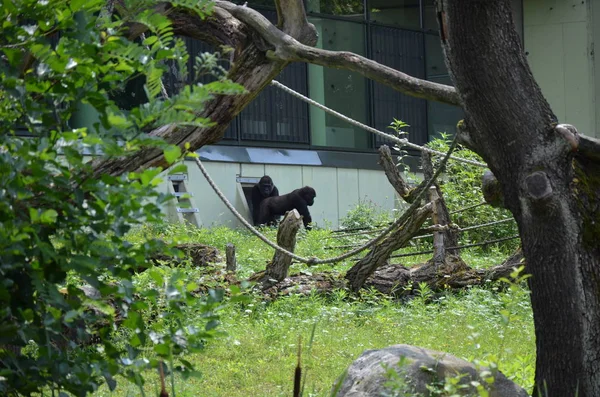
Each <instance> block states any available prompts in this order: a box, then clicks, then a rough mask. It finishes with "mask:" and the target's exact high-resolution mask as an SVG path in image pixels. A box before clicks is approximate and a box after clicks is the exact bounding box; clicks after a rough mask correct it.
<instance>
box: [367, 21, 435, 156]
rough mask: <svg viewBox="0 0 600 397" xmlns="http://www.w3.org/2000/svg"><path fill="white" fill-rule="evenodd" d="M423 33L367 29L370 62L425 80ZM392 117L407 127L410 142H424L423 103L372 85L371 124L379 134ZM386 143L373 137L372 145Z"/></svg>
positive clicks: (425, 136) (383, 87) (425, 107)
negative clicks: (369, 31)
mask: <svg viewBox="0 0 600 397" xmlns="http://www.w3.org/2000/svg"><path fill="white" fill-rule="evenodd" d="M423 49H424V47H423V34H422V33H419V32H413V31H409V30H402V29H395V28H391V27H383V26H373V27H372V28H371V53H372V57H373V60H375V61H377V62H379V63H381V64H383V65H386V66H389V67H391V68H394V69H396V70H401V71H403V72H404V73H407V74H409V75H411V76H414V77H418V78H420V79H422V78H424V77H425V68H424V65H425V56H424V53H423ZM394 118H396V119H399V120H402V121H404V122H405V123H408V124H409V127H408V128H407V129H406V131H407V132H408V134H409V135H408V138H409V140H410V141H411V142H413V143H417V144H423V143H425V142H427V102H426V101H425V100H424V99H418V98H414V97H411V96H409V95H404V94H401V93H399V92H398V91H396V90H394V89H392V88H390V87H388V86H385V85H383V84H379V83H373V125H374V127H375V128H377V129H379V130H381V131H387V132H390V130H389V129H388V128H387V127H388V126H389V125H390V123H391V122H392V121H393V120H394ZM383 143H386V141H385V140H384V139H382V138H380V137H376V138H375V145H376V146H380V145H381V144H383Z"/></svg>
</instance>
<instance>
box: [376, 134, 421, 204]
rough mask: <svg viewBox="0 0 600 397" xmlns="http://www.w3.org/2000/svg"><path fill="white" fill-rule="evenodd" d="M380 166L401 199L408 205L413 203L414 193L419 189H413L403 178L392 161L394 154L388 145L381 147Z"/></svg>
mask: <svg viewBox="0 0 600 397" xmlns="http://www.w3.org/2000/svg"><path fill="white" fill-rule="evenodd" d="M379 165H381V168H383V171H384V172H385V176H387V179H388V181H389V182H390V183H391V184H392V186H393V187H394V189H396V192H398V194H399V195H400V197H402V199H403V200H404V201H406V202H407V203H412V202H413V199H414V193H415V192H416V191H418V189H414V188H412V187H411V186H410V185H409V184H408V183H407V182H406V181H405V180H404V178H402V174H400V171H398V167H397V166H396V164H395V163H394V160H393V159H392V152H391V151H390V148H389V147H388V146H387V145H381V146H380V147H379Z"/></svg>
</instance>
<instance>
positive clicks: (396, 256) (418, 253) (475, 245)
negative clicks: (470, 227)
mask: <svg viewBox="0 0 600 397" xmlns="http://www.w3.org/2000/svg"><path fill="white" fill-rule="evenodd" d="M519 237H521V236H519V235H518V234H516V235H514V236H509V237H502V238H497V239H495V240H488V241H483V242H481V243H473V244H465V245H459V246H456V247H446V248H444V249H445V250H446V251H448V250H458V249H463V248H472V247H481V246H484V245H490V244H495V243H501V242H503V241H508V240H514V239H517V238H519ZM433 252H434V251H433V250H429V251H419V252H409V253H406V254H396V255H390V259H391V258H404V257H407V256H418V255H425V254H431V253H433Z"/></svg>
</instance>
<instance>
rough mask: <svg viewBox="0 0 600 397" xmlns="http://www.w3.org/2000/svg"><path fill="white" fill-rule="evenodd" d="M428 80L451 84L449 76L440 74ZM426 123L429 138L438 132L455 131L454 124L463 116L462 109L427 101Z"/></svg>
mask: <svg viewBox="0 0 600 397" xmlns="http://www.w3.org/2000/svg"><path fill="white" fill-rule="evenodd" d="M428 80H431V81H434V82H436V83H440V84H446V85H452V80H451V79H450V77H449V76H440V77H434V78H430V79H428ZM427 116H428V117H427V119H428V120H427V124H428V125H429V139H433V138H435V137H437V136H439V134H440V133H449V134H454V133H456V124H457V123H458V121H459V120H461V119H462V118H463V117H464V112H463V110H462V109H461V108H460V107H458V106H452V105H447V104H444V103H439V102H434V101H427Z"/></svg>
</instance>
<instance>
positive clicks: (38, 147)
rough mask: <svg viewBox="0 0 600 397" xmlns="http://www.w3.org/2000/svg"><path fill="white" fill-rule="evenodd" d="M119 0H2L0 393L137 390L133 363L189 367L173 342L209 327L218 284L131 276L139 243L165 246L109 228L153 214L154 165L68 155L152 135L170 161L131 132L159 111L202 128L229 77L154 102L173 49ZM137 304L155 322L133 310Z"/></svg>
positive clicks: (180, 345) (114, 152)
mask: <svg viewBox="0 0 600 397" xmlns="http://www.w3.org/2000/svg"><path fill="white" fill-rule="evenodd" d="M126 3H127V7H129V8H128V9H129V10H130V11H131V10H134V11H136V12H132V13H131V16H132V17H131V18H130V17H128V16H127V15H124V16H123V18H122V19H117V18H115V17H111V16H109V15H107V14H106V12H105V11H106V10H102V9H101V6H102V5H103V4H104V2H100V1H98V0H91V1H87V0H86V1H52V2H50V1H30V0H14V1H13V0H11V1H3V2H2V8H1V9H0V16H1V20H2V25H1V28H0V118H1V119H2V123H0V170H1V172H0V221H1V222H2V225H1V227H0V324H1V325H0V394H2V395H14V394H16V393H18V394H24V395H30V394H31V393H50V394H52V395H56V394H57V393H61V395H62V392H69V393H71V394H74V395H77V396H83V395H86V394H88V393H90V392H93V391H94V390H96V389H98V387H100V385H101V384H103V383H105V384H106V385H108V387H109V388H111V389H113V388H114V387H115V386H116V381H117V379H119V378H120V379H126V380H128V381H130V382H132V383H133V384H135V385H137V386H138V387H142V386H143V383H144V377H143V371H145V370H146V369H151V368H157V366H158V365H159V362H160V361H165V362H167V363H168V367H169V368H168V370H169V371H171V372H173V371H179V372H180V373H181V374H183V375H187V374H193V373H194V372H193V371H194V370H193V367H192V366H191V365H190V364H189V363H188V362H187V361H185V360H184V359H183V358H182V356H181V354H182V353H183V352H185V351H196V350H198V349H200V348H201V347H203V346H204V341H205V340H206V339H207V338H209V337H212V336H214V335H215V332H216V331H215V327H216V325H218V310H220V308H221V301H222V300H223V294H222V292H217V291H208V292H206V294H202V295H201V296H200V297H198V296H197V294H192V292H193V291H194V290H195V285H194V284H193V283H188V282H187V281H188V279H187V278H184V277H181V275H180V274H177V273H175V274H170V275H169V276H168V277H167V276H166V275H163V274H161V273H160V271H157V270H150V271H149V273H148V274H150V275H151V276H153V279H154V282H155V285H154V286H153V287H152V288H145V287H147V286H148V285H147V284H141V285H140V284H137V283H136V282H135V280H132V276H131V275H132V273H133V272H134V270H135V269H139V268H141V267H147V266H148V263H147V262H148V258H149V257H150V256H151V255H153V254H154V253H156V252H159V251H160V252H163V253H166V254H169V255H176V254H177V253H176V252H175V251H174V250H172V249H170V248H169V247H168V246H167V245H165V244H164V243H163V242H161V241H160V240H158V239H155V238H144V239H140V240H139V241H137V242H136V243H135V244H132V243H130V242H129V241H127V240H125V238H124V237H125V235H126V234H127V233H128V232H129V231H130V230H131V228H132V226H135V225H139V224H141V223H142V222H158V221H159V220H160V218H161V213H160V210H159V207H160V206H161V205H162V204H164V203H165V202H166V201H167V200H169V199H171V198H170V197H169V196H168V195H166V194H162V193H158V192H157V191H156V190H155V187H156V186H157V184H158V183H160V177H159V174H160V172H161V171H162V170H161V169H146V170H143V171H140V172H131V173H128V174H126V175H120V176H111V175H107V174H100V175H94V174H93V169H92V166H91V163H90V162H89V161H88V160H89V157H84V152H85V153H86V154H90V155H93V156H97V157H99V156H103V157H105V158H111V157H118V156H126V155H134V154H135V153H136V151H138V150H139V149H140V148H144V147H158V148H161V149H163V150H164V153H165V156H166V157H167V160H168V161H169V162H174V161H175V160H177V158H179V157H180V156H181V150H180V149H179V148H178V147H173V146H170V145H167V144H165V143H164V142H163V141H161V140H158V139H156V138H151V137H149V136H147V135H145V134H143V133H142V131H144V130H148V129H152V128H154V127H157V126H159V125H161V124H162V123H165V122H170V123H174V124H187V125H189V124H192V125H207V124H208V121H207V120H203V119H199V118H198V117H197V116H195V114H197V112H198V110H199V109H201V108H202V105H203V103H205V102H206V100H208V98H210V96H211V95H213V94H219V95H220V94H233V93H238V92H241V91H242V89H241V87H240V86H237V85H234V84H232V83H230V82H227V81H226V80H224V79H222V80H220V81H217V82H215V83H212V85H206V86H202V87H198V86H194V87H187V88H186V89H184V90H182V91H181V93H179V94H178V95H173V96H172V97H171V98H170V99H165V98H162V96H161V93H160V91H161V89H160V81H161V78H162V75H163V73H164V72H165V70H166V62H169V61H174V62H178V61H180V60H181V59H186V58H185V57H186V53H185V48H184V46H183V44H182V42H181V41H180V40H178V39H175V38H174V36H173V29H172V27H171V25H170V22H169V20H168V19H167V18H166V17H164V16H161V15H160V14H157V13H154V11H150V10H153V8H152V7H153V3H152V2H149V1H143V2H142V1H127V2H126ZM185 3H190V4H189V5H190V6H191V7H190V12H200V11H202V12H206V11H208V10H209V9H210V7H209V5H208V3H207V2H200V3H198V2H193V4H192V3H191V2H184V1H179V2H177V4H179V5H180V6H181V5H184V4H185ZM144 10H145V11H144ZM98 15H100V17H98ZM203 15H204V14H203ZM131 21H137V22H141V23H144V24H146V26H147V27H148V29H149V30H148V32H147V33H146V39H145V40H144V43H143V45H140V44H138V43H136V42H132V41H130V40H128V39H127V37H126V36H125V35H124V33H125V29H124V27H125V26H124V24H125V23H128V22H131ZM29 55H31V57H30V56H29ZM140 75H141V76H144V77H145V79H146V81H147V84H146V87H145V90H146V93H147V97H148V103H146V104H143V105H141V106H140V107H139V108H134V109H132V110H131V111H130V112H128V113H125V112H124V111H122V110H121V109H119V108H118V107H117V106H116V105H115V103H114V101H113V100H112V99H111V96H113V95H114V94H115V93H117V92H119V90H120V87H121V86H122V85H123V83H124V82H127V81H128V80H130V79H132V78H134V77H135V76H140ZM82 104H83V105H86V106H89V107H91V108H93V109H95V111H96V112H97V114H98V122H97V123H95V124H94V126H93V128H89V129H88V128H85V127H81V128H73V126H72V125H71V124H72V122H73V116H74V115H75V114H76V112H77V111H78V109H79V108H80V107H81V106H82ZM17 133H19V134H17ZM22 133H25V134H22ZM152 308H153V309H152ZM151 309H152V310H151ZM149 310H150V311H153V312H154V313H155V314H156V316H157V317H155V318H159V319H160V321H156V322H157V323H160V325H161V326H160V329H154V328H152V327H151V326H148V324H149V322H148V321H145V320H144V319H145V318H146V319H147V318H148V317H147V316H148V312H149ZM190 313H194V315H193V316H192V315H190ZM189 318H193V319H194V327H189V323H188V322H187V320H188V319H189ZM115 330H118V332H117V334H118V335H120V338H119V339H115V338H114V336H115ZM176 364H177V365H176Z"/></svg>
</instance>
